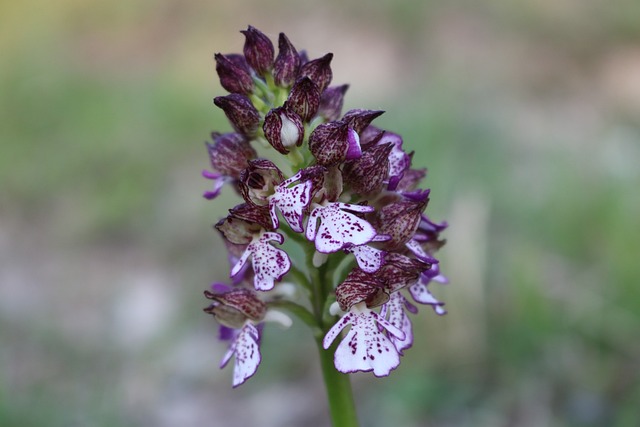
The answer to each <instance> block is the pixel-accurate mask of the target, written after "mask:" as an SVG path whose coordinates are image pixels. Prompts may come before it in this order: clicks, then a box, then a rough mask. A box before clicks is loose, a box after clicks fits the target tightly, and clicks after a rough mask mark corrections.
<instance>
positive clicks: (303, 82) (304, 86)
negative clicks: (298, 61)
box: [287, 77, 320, 122]
mask: <svg viewBox="0 0 640 427" xmlns="http://www.w3.org/2000/svg"><path fill="white" fill-rule="evenodd" d="M287 103H288V104H289V105H290V106H291V109H292V110H293V111H295V112H296V113H297V114H298V115H299V116H300V117H301V118H302V120H303V121H305V122H308V121H310V120H311V119H312V118H313V116H315V115H316V112H317V111H318V106H319V105H320V91H319V90H318V86H316V84H315V83H313V82H312V81H311V79H309V78H308V77H303V78H301V79H298V80H296V82H295V83H294V85H293V87H292V88H291V93H289V99H288V100H287Z"/></svg>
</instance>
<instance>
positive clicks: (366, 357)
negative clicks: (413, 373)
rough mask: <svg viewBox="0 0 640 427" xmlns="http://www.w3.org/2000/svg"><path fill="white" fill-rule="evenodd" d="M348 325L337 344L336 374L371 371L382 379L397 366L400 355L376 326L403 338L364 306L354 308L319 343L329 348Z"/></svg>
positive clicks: (401, 334) (390, 325)
mask: <svg viewBox="0 0 640 427" xmlns="http://www.w3.org/2000/svg"><path fill="white" fill-rule="evenodd" d="M347 325H351V329H350V330H349V332H348V333H347V335H346V336H345V338H344V339H343V340H342V341H341V342H340V344H339V345H338V348H337V349H336V353H335V355H334V359H333V360H334V364H335V367H336V369H337V370H338V371H340V372H343V373H351V372H356V371H363V372H369V371H373V374H374V375H375V376H376V377H382V376H386V375H389V373H390V372H391V371H392V370H393V369H395V368H397V367H398V365H399V364H400V355H399V354H398V351H397V350H396V347H395V346H394V344H393V343H392V342H391V341H390V340H389V338H388V337H387V336H386V335H385V334H384V333H383V332H382V331H380V329H379V328H378V325H380V326H382V328H383V330H386V331H388V333H389V334H391V335H394V336H396V337H398V338H402V339H404V337H405V335H404V332H402V331H401V330H400V329H398V328H396V327H395V326H393V325H392V324H391V323H389V322H388V321H387V320H385V319H384V318H382V317H381V316H380V315H379V314H378V313H376V312H375V311H371V310H369V309H368V308H367V307H366V305H365V304H364V303H360V304H356V305H354V306H353V307H352V308H351V310H350V311H349V313H347V314H345V315H344V317H342V318H341V319H340V320H339V321H338V322H337V323H336V324H335V325H333V327H332V328H331V329H330V330H329V332H327V334H326V335H325V337H324V340H323V341H322V345H323V347H324V348H325V349H327V348H329V347H330V346H331V344H332V343H333V341H334V340H335V339H336V337H337V336H338V334H339V333H340V331H341V330H342V329H344V328H345V327H346V326H347Z"/></svg>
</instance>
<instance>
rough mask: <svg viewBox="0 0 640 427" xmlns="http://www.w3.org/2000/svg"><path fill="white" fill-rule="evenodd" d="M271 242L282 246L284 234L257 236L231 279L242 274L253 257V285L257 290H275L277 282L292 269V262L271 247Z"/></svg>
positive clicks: (280, 251) (234, 268)
mask: <svg viewBox="0 0 640 427" xmlns="http://www.w3.org/2000/svg"><path fill="white" fill-rule="evenodd" d="M271 241H275V242H277V243H279V244H282V243H283V242H284V237H282V234H279V233H273V232H263V233H262V234H260V235H259V236H256V237H255V238H254V239H253V241H252V242H251V243H249V245H248V246H247V249H246V250H245V251H244V253H243V254H242V256H241V257H240V259H239V260H238V262H237V263H236V265H234V266H233V268H232V269H231V277H234V276H235V275H237V274H238V273H240V272H241V271H242V268H243V267H244V265H245V263H246V262H247V261H248V260H249V257H251V263H252V264H253V272H254V281H253V285H254V287H255V288H256V290H258V291H268V290H271V289H273V286H274V284H275V281H276V280H280V279H281V278H282V276H284V275H285V274H287V272H288V271H289V269H290V268H291V261H290V260H289V256H288V255H287V253H286V252H285V251H283V250H282V249H278V248H276V247H274V246H273V245H271V244H270V243H269V242H271Z"/></svg>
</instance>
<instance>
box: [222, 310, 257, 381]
mask: <svg viewBox="0 0 640 427" xmlns="http://www.w3.org/2000/svg"><path fill="white" fill-rule="evenodd" d="M259 343H260V338H259V332H258V329H257V328H256V327H255V326H253V325H252V324H250V323H247V324H246V325H244V326H243V327H242V329H241V330H240V331H239V332H238V335H237V336H236V339H235V341H234V342H233V343H232V344H231V346H229V349H228V350H227V352H226V353H225V355H224V357H223V358H222V361H221V362H220V368H221V369H222V368H224V367H225V366H226V365H227V363H229V360H230V359H231V357H232V356H235V363H234V367H233V387H238V386H239V385H240V384H242V383H244V382H245V381H246V380H248V379H249V378H251V377H252V376H253V374H255V373H256V370H257V369H258V365H260V361H261V356H260V347H259Z"/></svg>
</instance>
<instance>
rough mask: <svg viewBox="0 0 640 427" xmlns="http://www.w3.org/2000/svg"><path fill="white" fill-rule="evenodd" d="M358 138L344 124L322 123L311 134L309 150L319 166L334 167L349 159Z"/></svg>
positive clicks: (338, 122) (339, 122)
mask: <svg viewBox="0 0 640 427" xmlns="http://www.w3.org/2000/svg"><path fill="white" fill-rule="evenodd" d="M356 138H358V135H357V134H356V133H355V132H354V131H353V130H352V129H350V128H349V126H347V124H346V123H344V122H341V121H337V122H329V123H322V124H320V125H318V127H316V128H315V129H314V130H313V132H311V135H310V136H309V149H310V150H311V153H312V154H313V155H314V156H315V158H316V160H317V161H318V164H321V165H322V166H333V165H337V164H338V163H340V162H342V161H343V160H345V158H347V152H348V151H351V149H352V147H353V145H355V144H356V142H357V141H356ZM357 147H358V148H359V145H357Z"/></svg>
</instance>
